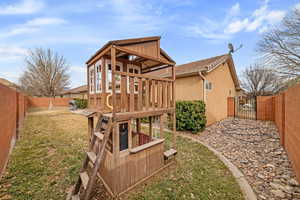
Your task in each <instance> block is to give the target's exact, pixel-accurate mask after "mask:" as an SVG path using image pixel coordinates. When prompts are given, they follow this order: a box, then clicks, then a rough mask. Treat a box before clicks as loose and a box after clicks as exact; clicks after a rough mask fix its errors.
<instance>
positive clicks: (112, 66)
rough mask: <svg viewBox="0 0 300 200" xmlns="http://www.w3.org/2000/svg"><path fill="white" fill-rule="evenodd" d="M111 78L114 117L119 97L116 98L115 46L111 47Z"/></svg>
mask: <svg viewBox="0 0 300 200" xmlns="http://www.w3.org/2000/svg"><path fill="white" fill-rule="evenodd" d="M110 52H111V72H112V73H111V76H112V77H111V80H112V106H113V109H112V113H113V118H115V115H116V104H117V99H116V76H115V72H116V49H115V48H114V47H112V48H111V51H110Z"/></svg>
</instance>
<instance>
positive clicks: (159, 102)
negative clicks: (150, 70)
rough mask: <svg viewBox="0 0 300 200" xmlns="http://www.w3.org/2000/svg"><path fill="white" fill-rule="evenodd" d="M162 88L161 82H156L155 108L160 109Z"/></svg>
mask: <svg viewBox="0 0 300 200" xmlns="http://www.w3.org/2000/svg"><path fill="white" fill-rule="evenodd" d="M161 99H162V88H161V82H160V81H158V83H157V107H158V108H161V107H162V106H161V105H162V101H161Z"/></svg>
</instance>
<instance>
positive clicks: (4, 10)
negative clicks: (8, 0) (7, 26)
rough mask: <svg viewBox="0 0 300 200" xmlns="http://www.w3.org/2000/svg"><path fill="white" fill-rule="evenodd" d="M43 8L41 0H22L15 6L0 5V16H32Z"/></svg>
mask: <svg viewBox="0 0 300 200" xmlns="http://www.w3.org/2000/svg"><path fill="white" fill-rule="evenodd" d="M43 7H44V3H43V2H42V1H41V0H22V1H20V2H18V3H16V4H10V5H0V15H17V14H32V13H36V12H38V11H40V10H41V9H42V8H43Z"/></svg>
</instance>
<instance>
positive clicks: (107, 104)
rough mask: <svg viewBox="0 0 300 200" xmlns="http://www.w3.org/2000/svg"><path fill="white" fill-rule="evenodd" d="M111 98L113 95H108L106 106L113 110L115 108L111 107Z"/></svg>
mask: <svg viewBox="0 0 300 200" xmlns="http://www.w3.org/2000/svg"><path fill="white" fill-rule="evenodd" d="M111 96H112V94H109V95H107V97H106V106H107V107H109V108H110V109H113V106H112V105H109V97H111Z"/></svg>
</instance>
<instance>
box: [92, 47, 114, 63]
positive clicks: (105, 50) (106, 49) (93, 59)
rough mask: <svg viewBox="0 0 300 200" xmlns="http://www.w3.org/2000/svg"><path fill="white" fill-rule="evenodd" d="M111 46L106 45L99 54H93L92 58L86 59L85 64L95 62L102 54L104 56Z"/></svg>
mask: <svg viewBox="0 0 300 200" xmlns="http://www.w3.org/2000/svg"><path fill="white" fill-rule="evenodd" d="M111 47H112V45H109V46H107V47H106V48H105V49H104V50H103V51H102V52H101V53H100V54H98V55H96V56H94V57H93V58H91V59H90V60H88V62H87V63H86V64H87V65H89V66H90V65H93V64H95V62H97V60H99V59H100V58H101V57H102V56H104V55H105V54H106V53H108V52H109V50H110V48H111Z"/></svg>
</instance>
